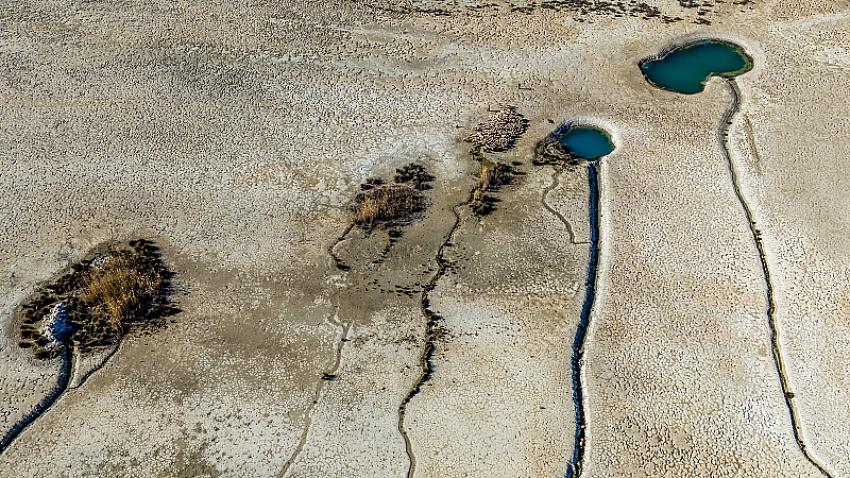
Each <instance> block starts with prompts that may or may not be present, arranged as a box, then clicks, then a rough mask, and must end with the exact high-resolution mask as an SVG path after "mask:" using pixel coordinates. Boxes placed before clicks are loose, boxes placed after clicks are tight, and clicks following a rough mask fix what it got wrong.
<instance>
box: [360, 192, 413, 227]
mask: <svg viewBox="0 0 850 478" xmlns="http://www.w3.org/2000/svg"><path fill="white" fill-rule="evenodd" d="M422 202H423V201H422V196H421V194H420V193H419V192H418V191H417V190H416V189H414V188H412V187H410V186H408V185H404V184H389V185H384V186H378V187H376V188H373V189H370V190H368V191H363V192H361V193H359V194H358V195H357V196H356V197H355V198H354V205H353V206H352V210H353V212H354V222H355V223H356V224H358V225H361V226H365V227H370V228H371V227H374V226H375V225H377V224H379V223H396V222H405V221H408V220H410V219H411V218H412V217H413V215H414V214H416V213H417V212H419V211H420V210H421V208H422Z"/></svg>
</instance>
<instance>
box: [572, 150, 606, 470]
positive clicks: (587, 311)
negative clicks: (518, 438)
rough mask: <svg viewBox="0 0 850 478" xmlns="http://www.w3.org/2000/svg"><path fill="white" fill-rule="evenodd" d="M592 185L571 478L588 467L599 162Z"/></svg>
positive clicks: (592, 167)
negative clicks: (587, 362)
mask: <svg viewBox="0 0 850 478" xmlns="http://www.w3.org/2000/svg"><path fill="white" fill-rule="evenodd" d="M587 183H588V223H589V224H590V242H589V245H590V254H589V257H588V261H587V275H586V278H585V282H584V290H585V293H584V302H583V303H582V306H581V315H580V316H579V323H578V327H577V328H576V334H575V338H574V339H573V355H572V361H571V363H570V368H571V370H572V377H573V380H572V388H573V405H574V406H575V414H576V416H575V421H576V433H575V444H574V445H573V456H572V459H571V460H570V464H569V467H568V468H567V473H566V477H567V478H578V477H580V476H581V473H582V469H583V466H584V448H585V440H586V438H585V431H586V429H587V418H586V417H585V413H584V402H585V395H584V385H583V381H582V372H583V368H584V346H585V340H586V339H587V330H588V328H589V327H590V316H591V313H592V312H593V305H594V303H595V302H596V289H597V283H596V281H597V277H598V268H599V195H600V192H599V163H598V160H597V161H591V162H590V163H588V165H587Z"/></svg>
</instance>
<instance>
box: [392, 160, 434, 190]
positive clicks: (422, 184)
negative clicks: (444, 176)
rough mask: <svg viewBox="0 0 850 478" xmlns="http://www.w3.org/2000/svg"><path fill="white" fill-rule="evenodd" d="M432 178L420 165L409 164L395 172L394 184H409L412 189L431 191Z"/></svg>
mask: <svg viewBox="0 0 850 478" xmlns="http://www.w3.org/2000/svg"><path fill="white" fill-rule="evenodd" d="M434 179H435V178H434V176H432V175H431V174H430V173H428V170H427V169H425V166H422V165H421V164H416V163H411V164H408V165H407V166H404V167H402V168H398V169H396V170H395V178H394V179H393V180H394V181H395V182H396V184H410V185H411V186H413V187H414V188H416V189H418V190H420V191H425V190H427V189H431V183H432V182H433V181H434Z"/></svg>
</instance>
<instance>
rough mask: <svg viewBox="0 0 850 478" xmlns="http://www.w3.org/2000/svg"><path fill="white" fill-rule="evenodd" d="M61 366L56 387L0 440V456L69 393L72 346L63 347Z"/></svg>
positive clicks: (72, 365)
mask: <svg viewBox="0 0 850 478" xmlns="http://www.w3.org/2000/svg"><path fill="white" fill-rule="evenodd" d="M61 360H62V362H61V364H60V366H59V377H58V378H57V379H56V385H54V386H53V388H52V389H51V390H50V391H49V392H48V393H47V395H45V396H44V398H42V399H41V401H40V402H39V403H38V404H37V405H36V406H35V407H33V409H32V410H30V412H29V413H27V414H26V415H24V416H23V417H21V419H20V420H18V421H17V423H15V424H14V425H12V427H11V428H10V429H9V431H7V432H6V434H4V435H3V438H0V455H2V454H3V453H4V452H5V451H6V450H7V449H8V448H9V446H10V445H11V444H12V443H13V442H14V441H15V439H17V438H18V437H19V436H20V435H21V433H23V431H24V430H26V429H27V428H28V427H29V426H30V425H32V424H33V423H34V422H35V421H36V420H38V419H39V418H40V417H41V416H42V415H44V413H45V412H47V411H48V410H50V407H52V406H53V405H54V404H55V403H56V402H57V401H58V400H59V399H60V398H61V397H62V395H64V394H65V392H67V391H68V385H69V384H70V383H71V375H72V373H73V370H74V351H73V350H72V347H71V346H63V347H62V355H61Z"/></svg>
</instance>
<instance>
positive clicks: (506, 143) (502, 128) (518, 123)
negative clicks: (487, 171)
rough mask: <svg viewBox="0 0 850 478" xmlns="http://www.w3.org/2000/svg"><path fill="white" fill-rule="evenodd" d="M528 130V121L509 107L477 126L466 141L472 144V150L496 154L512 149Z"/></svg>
mask: <svg viewBox="0 0 850 478" xmlns="http://www.w3.org/2000/svg"><path fill="white" fill-rule="evenodd" d="M526 129H528V120H527V119H525V117H524V116H523V115H521V114H520V113H518V112H517V110H516V108H514V107H513V106H509V107H507V108H505V109H503V110H501V111H498V112H497V113H495V114H493V115H492V116H490V118H489V119H488V120H487V121H485V122H483V123H480V124H478V125H477V126H476V127H475V130H474V131H473V132H472V134H470V135H469V136H468V137H467V138H466V141H467V142H469V143H472V146H473V148H474V149H479V150H482V151H487V152H490V153H498V152H504V151H508V150H510V149H511V148H513V146H514V144H515V143H516V142H517V140H518V139H519V138H520V137H521V136H522V135H523V134H524V133H525V130H526Z"/></svg>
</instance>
